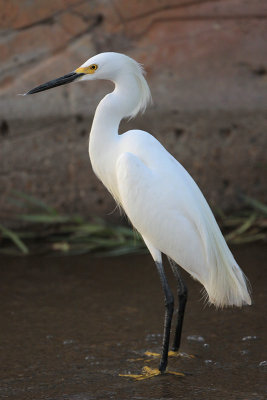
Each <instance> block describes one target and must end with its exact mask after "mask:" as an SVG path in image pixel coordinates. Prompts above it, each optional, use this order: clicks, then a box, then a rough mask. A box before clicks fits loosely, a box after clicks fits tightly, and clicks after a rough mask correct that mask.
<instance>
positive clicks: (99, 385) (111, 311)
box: [0, 245, 267, 400]
mask: <svg viewBox="0 0 267 400" xmlns="http://www.w3.org/2000/svg"><path fill="white" fill-rule="evenodd" d="M234 253H235V256H236V258H237V260H238V261H239V263H240V265H242V267H243V269H244V271H245V272H246V274H247V275H248V277H249V279H250V281H251V285H252V288H253V300H254V305H253V306H252V307H245V308H243V309H242V310H238V309H227V310H223V311H221V310H220V311H216V310H215V309H214V308H213V307H204V305H203V301H201V297H202V296H201V293H200V289H201V287H200V285H199V284H198V283H197V282H195V281H193V280H192V279H191V278H189V277H188V276H187V275H186V274H184V276H185V279H186V282H187V284H188V289H189V300H188V306H187V312H186V316H185V322H184V331H183V338H182V345H181V351H183V352H186V353H189V354H194V355H195V356H196V357H195V358H194V359H186V358H170V360H169V369H170V370H173V371H180V372H184V373H187V375H186V376H185V377H182V378H181V377H178V376H174V375H167V374H166V375H163V376H158V377H155V378H152V379H149V380H145V381H139V382H136V381H133V380H130V379H128V378H122V377H119V376H118V375H119V374H120V373H121V374H125V373H140V372H141V369H142V367H143V365H144V361H142V360H140V361H132V360H134V359H138V358H142V357H143V355H144V352H145V351H146V350H150V351H152V352H158V351H160V345H161V339H162V337H161V333H162V325H163V313H164V307H163V298H162V292H161V287H160V283H159V279H158V276H157V272H156V268H155V267H154V265H153V262H152V260H151V258H150V256H149V255H142V256H127V257H126V256H125V257H120V258H93V257H91V256H82V257H68V258H67V257H66V258H65V257H62V258H56V257H53V258H51V257H43V258H37V257H28V258H4V257H2V258H1V259H0V265H1V268H0V275H1V276H0V282H1V283H0V285H1V291H0V297H1V301H0V310H1V330H0V352H1V363H0V398H1V399H2V398H3V399H5V398H9V399H19V400H24V399H27V400H28V399H36V400H39V399H50V400H63V399H64V400H65V399H68V400H89V399H123V400H124V399H138V400H140V399H153V400H158V399H166V400H167V399H168V400H171V399H203V400H204V399H205V400H206V399H227V400H229V399H240V400H241V399H242V400H245V399H246V400H250V399H251V400H252V399H253V400H261V399H265V398H266V397H267V393H266V381H267V380H266V369H267V366H266V365H265V364H264V361H266V360H267V354H266V311H265V304H266V297H267V295H266V276H267V271H266V259H267V249H266V247H263V246H259V245H258V246H243V247H241V248H236V249H234ZM168 276H169V281H170V283H171V286H172V288H173V291H175V284H174V280H173V279H172V276H171V274H170V271H168ZM260 363H261V364H260ZM266 364H267V363H266ZM148 365H150V366H152V367H154V368H156V367H157V366H158V360H156V359H155V360H153V361H152V362H150V363H149V364H148Z"/></svg>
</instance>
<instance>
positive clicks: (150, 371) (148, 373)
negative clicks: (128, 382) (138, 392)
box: [119, 366, 185, 381]
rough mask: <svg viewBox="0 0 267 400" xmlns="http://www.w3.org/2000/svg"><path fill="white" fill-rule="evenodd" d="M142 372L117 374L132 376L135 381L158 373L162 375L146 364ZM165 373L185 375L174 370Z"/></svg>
mask: <svg viewBox="0 0 267 400" xmlns="http://www.w3.org/2000/svg"><path fill="white" fill-rule="evenodd" d="M142 372H143V373H142V374H139V375H135V374H127V375H123V374H119V376H123V377H126V378H132V379H134V380H136V381H142V380H144V379H150V378H153V377H154V376H158V375H162V372H160V370H159V369H155V368H150V367H148V366H145V367H144V368H143V370H142ZM166 373H167V374H171V375H177V376H185V374H183V373H181V372H175V371H168V372H166Z"/></svg>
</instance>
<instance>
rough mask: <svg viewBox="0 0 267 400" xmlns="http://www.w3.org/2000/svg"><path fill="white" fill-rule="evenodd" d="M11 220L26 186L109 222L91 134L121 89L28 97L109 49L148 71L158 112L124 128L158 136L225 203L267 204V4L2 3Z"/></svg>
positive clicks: (99, 86) (1, 82)
mask: <svg viewBox="0 0 267 400" xmlns="http://www.w3.org/2000/svg"><path fill="white" fill-rule="evenodd" d="M0 10H1V11H0V61H1V64H0V167H1V168H0V187H1V192H0V218H2V219H3V218H9V217H11V216H12V214H13V212H14V207H13V206H12V205H11V203H10V202H9V201H8V196H9V193H10V191H11V190H12V189H14V188H16V189H19V190H21V191H23V192H26V193H31V194H33V195H35V196H37V197H41V198H42V199H44V201H46V202H48V203H50V204H51V205H55V206H56V207H58V208H59V209H61V210H66V211H75V212H82V213H84V214H94V213H98V214H102V215H103V214H105V213H108V212H109V211H111V210H112V209H113V201H112V199H111V198H110V196H109V195H108V194H107V192H106V191H105V190H104V189H103V188H102V186H101V185H100V184H99V182H98V181H97V180H96V178H95V177H94V176H93V174H92V171H91V167H90V164H89V161H88V153H87V145H88V137H87V135H88V132H89V129H90V124H91V121H92V117H93V113H94V110H95V107H96V105H97V102H98V101H99V100H100V99H101V97H102V96H103V94H104V93H106V92H107V91H109V90H111V88H112V85H110V84H108V83H106V82H91V83H88V84H86V83H83V84H82V83H77V84H73V85H68V86H66V87H61V88H57V89H54V90H51V91H48V92H44V93H41V94H39V95H36V96H29V97H21V96H16V95H17V93H23V92H25V91H26V90H28V89H30V88H32V87H33V86H36V85H37V84H40V83H43V82H44V81H47V80H49V79H52V78H54V77H58V76H61V75H63V74H65V73H67V72H70V71H72V70H73V69H74V68H76V67H78V66H79V65H80V64H81V63H83V62H84V61H85V60H86V59H87V58H89V57H90V56H92V55H94V54H96V53H99V52H102V51H119V52H123V53H126V54H128V55H130V56H132V57H134V58H135V59H136V60H138V61H139V62H141V63H143V64H144V66H145V69H146V71H147V79H148V82H149V84H150V87H151V91H152V95H153V100H154V103H153V106H151V107H150V108H149V109H148V110H147V112H146V114H145V115H144V116H142V117H138V118H137V119H135V120H133V121H131V122H130V123H126V122H124V123H123V124H122V129H128V128H132V127H135V128H141V129H145V130H148V131H149V132H151V133H153V134H154V135H155V136H156V137H157V138H158V139H160V140H161V141H162V142H163V144H164V145H165V146H167V148H168V149H169V150H170V151H171V152H172V153H173V154H174V155H175V156H177V158H178V159H179V160H180V161H181V162H182V163H183V165H184V166H185V167H186V168H187V169H188V170H189V171H190V173H191V174H192V175H193V177H194V178H195V180H196V181H197V182H198V183H199V185H200V187H201V188H202V190H203V192H204V193H205V195H206V196H207V198H208V199H209V202H210V203H211V204H213V205H218V206H220V207H223V208H227V207H228V208H229V207H238V206H240V203H239V201H240V200H239V197H238V194H239V193H240V192H244V193H247V194H249V195H251V196H254V197H257V198H259V199H260V200H264V198H265V197H266V191H267V188H266V185H265V179H264V175H265V174H266V167H267V161H266V144H267V143H266V142H267V134H266V128H267V123H266V121H267V112H266V104H267V91H266V89H267V51H266V43H267V29H266V19H267V3H266V2H263V1H262V0H253V1H251V0H225V1H220V0H214V1H212V0H210V1H209V0H195V1H193V0H176V1H174V0H166V1H160V0H148V1H138V0H135V1H129V2H128V1H122V0H116V1H107V0H106V1H105V0H97V1H89V0H87V1H79V0H46V1H42V0H35V1H30V0H9V1H6V0H0Z"/></svg>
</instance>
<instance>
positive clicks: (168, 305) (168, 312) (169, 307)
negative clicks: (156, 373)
mask: <svg viewBox="0 0 267 400" xmlns="http://www.w3.org/2000/svg"><path fill="white" fill-rule="evenodd" d="M156 266H157V269H158V272H159V276H160V280H161V284H162V288H163V291H164V300H165V318H164V332H163V344H162V355H161V360H160V364H159V370H160V372H161V373H163V372H164V371H165V370H166V367H167V364H168V351H169V341H170V333H171V322H172V314H173V304H174V302H173V295H172V292H171V289H170V287H169V284H168V282H167V279H166V276H165V272H164V268H163V265H162V263H159V262H156Z"/></svg>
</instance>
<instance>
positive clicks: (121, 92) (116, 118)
mask: <svg viewBox="0 0 267 400" xmlns="http://www.w3.org/2000/svg"><path fill="white" fill-rule="evenodd" d="M114 84H115V89H114V91H113V92H111V93H109V94H108V95H106V96H105V97H104V98H103V99H102V100H101V102H100V103H99V105H98V107H97V109H96V112H95V116H94V120H93V124H92V129H91V133H90V141H92V140H93V141H95V140H97V141H98V140H99V141H101V142H102V148H103V145H104V144H105V143H103V139H104V138H105V139H107V141H108V142H109V141H110V140H112V138H114V136H117V135H118V129H119V125H120V122H121V120H122V119H123V118H125V117H127V116H129V115H131V112H132V111H133V110H134V109H135V107H136V105H137V104H138V100H139V96H140V87H139V85H138V81H137V78H136V77H135V76H133V75H132V74H122V75H120V76H119V77H118V79H117V80H116V81H115V82H114Z"/></svg>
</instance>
